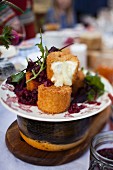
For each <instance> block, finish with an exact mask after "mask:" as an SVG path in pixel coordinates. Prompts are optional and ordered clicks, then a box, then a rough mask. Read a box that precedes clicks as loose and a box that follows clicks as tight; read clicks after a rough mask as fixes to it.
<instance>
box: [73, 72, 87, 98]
mask: <svg viewBox="0 0 113 170" xmlns="http://www.w3.org/2000/svg"><path fill="white" fill-rule="evenodd" d="M84 78H85V75H84V73H83V71H81V70H79V71H78V73H77V79H76V81H75V82H74V84H73V86H72V93H73V95H74V94H75V93H76V92H77V90H78V89H79V88H80V87H82V86H83V85H84V82H83V80H84Z"/></svg>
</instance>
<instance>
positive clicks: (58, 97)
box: [37, 84, 72, 114]
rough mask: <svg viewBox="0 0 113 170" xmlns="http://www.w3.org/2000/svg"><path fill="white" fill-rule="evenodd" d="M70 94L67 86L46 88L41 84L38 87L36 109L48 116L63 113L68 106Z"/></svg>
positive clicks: (70, 90) (69, 88)
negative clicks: (48, 114)
mask: <svg viewBox="0 0 113 170" xmlns="http://www.w3.org/2000/svg"><path fill="white" fill-rule="evenodd" d="M71 92H72V89H71V87H69V86H63V87H55V86H53V85H52V86H50V87H46V86H44V85H43V84H42V85H40V86H39V87H38V102H37V105H38V108H39V109H40V110H41V111H43V112H46V113H50V114H56V113H61V112H64V111H66V110H67V109H68V107H69V105H70V102H71Z"/></svg>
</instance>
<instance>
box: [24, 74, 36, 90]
mask: <svg viewBox="0 0 113 170" xmlns="http://www.w3.org/2000/svg"><path fill="white" fill-rule="evenodd" d="M31 75H32V73H31V72H30V71H27V72H26V82H27V81H28V80H29V79H30V78H31ZM38 85H39V83H38V82H36V81H35V80H31V81H29V82H28V83H26V86H27V90H31V91H32V90H34V89H37V87H38Z"/></svg>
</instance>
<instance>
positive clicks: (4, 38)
mask: <svg viewBox="0 0 113 170" xmlns="http://www.w3.org/2000/svg"><path fill="white" fill-rule="evenodd" d="M11 31H12V28H11V27H10V26H5V27H4V28H3V32H2V35H0V41H1V43H2V45H4V46H5V47H6V48H7V49H8V48H9V45H10V44H11V39H12V38H13V36H12V35H11Z"/></svg>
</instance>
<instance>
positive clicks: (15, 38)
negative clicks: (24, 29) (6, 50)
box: [11, 30, 19, 45]
mask: <svg viewBox="0 0 113 170" xmlns="http://www.w3.org/2000/svg"><path fill="white" fill-rule="evenodd" d="M11 36H12V38H11V44H12V45H17V44H18V43H19V36H18V33H17V32H16V31H15V30H12V31H11Z"/></svg>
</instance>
